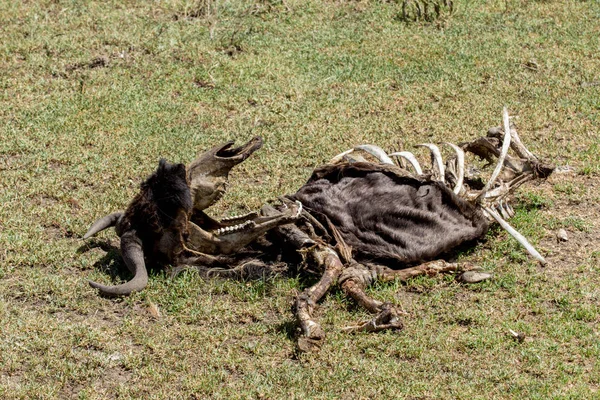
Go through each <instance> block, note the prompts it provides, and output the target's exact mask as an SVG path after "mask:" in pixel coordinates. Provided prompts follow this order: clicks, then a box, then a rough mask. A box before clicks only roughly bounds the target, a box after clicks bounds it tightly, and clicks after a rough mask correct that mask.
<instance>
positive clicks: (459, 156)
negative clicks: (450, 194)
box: [444, 142, 465, 194]
mask: <svg viewBox="0 0 600 400" xmlns="http://www.w3.org/2000/svg"><path fill="white" fill-rule="evenodd" d="M444 144H447V145H448V146H450V147H452V149H453V150H454V152H455V153H456V164H457V167H458V171H457V172H458V177H457V178H456V186H454V193H455V194H459V193H460V190H461V189H462V185H463V180H464V179H465V152H464V151H463V149H461V148H460V147H458V146H457V145H455V144H454V143H449V142H444Z"/></svg>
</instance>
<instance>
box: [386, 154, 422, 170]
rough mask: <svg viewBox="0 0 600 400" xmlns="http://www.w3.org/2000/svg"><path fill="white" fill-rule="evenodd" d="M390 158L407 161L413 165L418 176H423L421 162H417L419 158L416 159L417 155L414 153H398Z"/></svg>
mask: <svg viewBox="0 0 600 400" xmlns="http://www.w3.org/2000/svg"><path fill="white" fill-rule="evenodd" d="M389 156H390V157H402V158H404V159H405V160H406V161H408V162H409V163H410V165H412V167H413V169H414V170H415V172H416V173H417V175H423V170H422V169H421V165H420V164H419V161H417V157H415V155H414V154H413V153H411V152H410V151H399V152H396V153H392V154H390V155H389Z"/></svg>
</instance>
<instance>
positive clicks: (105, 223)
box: [83, 211, 123, 239]
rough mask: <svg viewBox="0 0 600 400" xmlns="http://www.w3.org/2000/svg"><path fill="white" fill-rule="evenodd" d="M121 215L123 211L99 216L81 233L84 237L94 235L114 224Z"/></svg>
mask: <svg viewBox="0 0 600 400" xmlns="http://www.w3.org/2000/svg"><path fill="white" fill-rule="evenodd" d="M122 216H123V212H121V211H119V212H114V213H112V214H108V215H107V216H105V217H102V218H100V219H99V220H97V221H96V222H94V224H93V225H92V226H91V227H90V229H88V231H87V232H86V233H85V235H83V238H84V239H87V238H89V237H92V236H94V235H95V234H96V233H98V232H100V231H103V230H105V229H106V228H110V227H111V226H115V225H116V224H117V222H119V219H120V218H121V217H122Z"/></svg>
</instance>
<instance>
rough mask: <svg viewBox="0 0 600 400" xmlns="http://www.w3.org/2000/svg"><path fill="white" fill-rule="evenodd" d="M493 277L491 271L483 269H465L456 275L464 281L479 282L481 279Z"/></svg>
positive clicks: (485, 279)
mask: <svg viewBox="0 0 600 400" xmlns="http://www.w3.org/2000/svg"><path fill="white" fill-rule="evenodd" d="M493 277H494V274H492V273H491V272H484V271H466V272H463V273H462V274H460V275H459V276H458V278H457V279H458V280H459V281H460V282H464V283H479V282H483V281H487V280H488V279H491V278H493Z"/></svg>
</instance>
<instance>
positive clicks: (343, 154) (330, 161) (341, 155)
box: [329, 149, 354, 164]
mask: <svg viewBox="0 0 600 400" xmlns="http://www.w3.org/2000/svg"><path fill="white" fill-rule="evenodd" d="M353 151H354V149H350V150H346V151H344V152H342V153H340V154H338V155H337V156H335V157H333V158H332V159H331V160H329V164H337V163H339V162H340V161H342V159H343V158H344V157H345V156H347V155H348V154H350V153H352V152H353Z"/></svg>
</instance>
